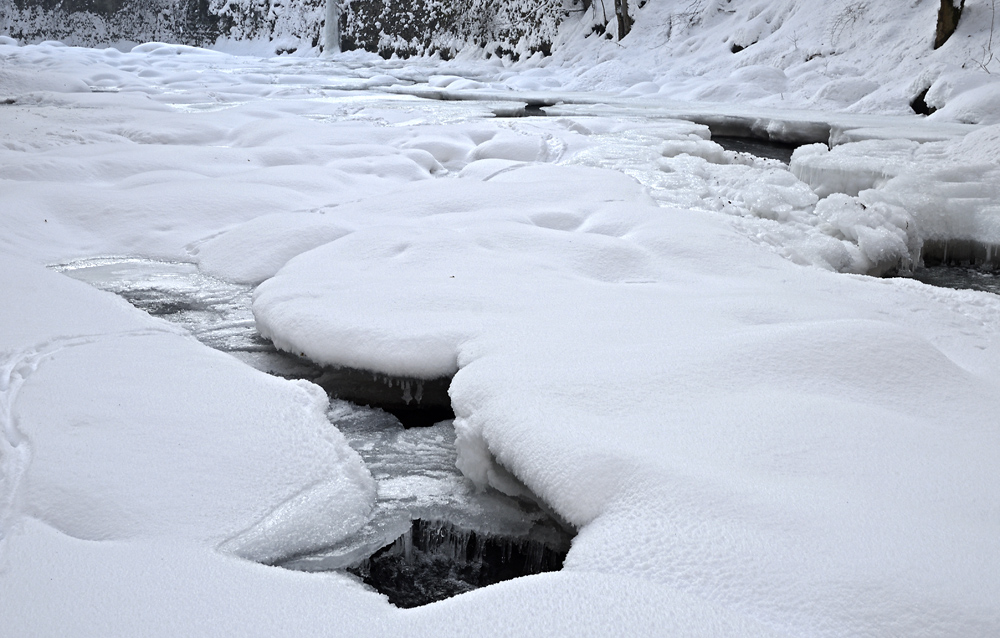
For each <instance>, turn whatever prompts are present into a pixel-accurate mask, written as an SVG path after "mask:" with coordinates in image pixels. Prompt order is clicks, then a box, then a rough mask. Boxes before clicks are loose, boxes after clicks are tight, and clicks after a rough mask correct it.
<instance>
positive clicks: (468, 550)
mask: <svg viewBox="0 0 1000 638" xmlns="http://www.w3.org/2000/svg"><path fill="white" fill-rule="evenodd" d="M56 268H57V269H58V270H60V271H62V272H64V273H65V274H67V275H70V276H72V277H74V278H76V279H80V280H83V281H86V282H88V283H90V284H92V285H94V286H96V287H97V288H100V289H102V290H107V291H110V292H114V293H117V294H119V295H121V296H122V297H123V298H125V299H126V300H128V301H129V302H130V303H132V304H133V305H135V306H136V307H138V308H140V309H143V310H145V311H147V312H149V313H150V314H153V315H157V316H160V317H162V318H164V319H166V320H169V321H172V322H175V323H177V324H179V325H181V326H184V327H185V328H186V329H188V330H189V331H190V332H191V333H192V334H193V335H194V336H195V337H196V338H198V339H199V340H200V341H202V342H203V343H205V344H206V345H208V346H210V347H213V348H216V349H218V350H222V351H224V352H228V353H230V354H232V355H233V356H236V357H237V358H239V359H241V360H243V361H244V362H246V363H248V364H250V365H252V366H254V367H256V368H257V369H259V370H262V371H264V372H267V373H270V374H274V375H277V376H282V377H285V378H289V379H307V380H309V381H312V382H314V383H317V384H318V385H320V386H322V387H323V388H324V389H326V391H327V392H328V393H329V395H330V397H331V401H330V410H329V413H328V417H329V419H330V421H331V423H333V424H334V425H335V426H336V427H337V428H338V429H339V430H340V431H341V432H342V433H343V434H344V436H345V438H346V439H347V442H348V444H349V445H351V447H352V448H353V449H354V450H355V451H356V452H358V454H359V455H360V456H361V458H362V460H363V461H364V462H365V465H366V466H367V467H368V469H369V471H370V472H371V474H372V477H373V478H374V479H375V481H376V483H377V485H378V492H377V493H378V496H377V499H376V503H375V509H374V511H373V513H372V516H371V518H370V520H369V521H368V522H367V523H366V524H365V525H364V526H362V528H361V529H359V530H358V531H357V532H355V533H354V534H353V535H352V536H350V537H349V538H347V539H345V540H343V541H341V542H340V543H338V544H337V545H336V546H332V547H327V548H325V549H323V550H321V551H318V552H314V553H310V554H306V555H298V556H293V557H290V558H287V559H285V560H283V561H282V562H281V563H279V564H280V566H282V567H286V568H288V569H295V570H300V571H332V570H342V571H346V572H348V573H352V574H354V575H356V576H357V577H358V578H360V579H361V580H362V581H363V582H365V583H367V584H368V585H369V586H371V587H373V588H374V589H376V590H377V591H379V592H382V593H383V594H385V595H386V596H387V597H388V598H389V601H390V602H392V603H393V604H395V605H398V606H400V607H415V606H419V605H424V604H427V603H429V602H433V601H435V600H441V599H443V598H448V597H450V596H454V595H456V594H460V593H462V592H465V591H469V590H471V589H475V588H477V587H483V586H486V585H491V584H494V583H497V582H500V581H502V580H507V579H510V578H515V577H518V576H526V575H530V574H537V573H540V572H544V571H553V570H558V569H560V568H561V567H562V563H563V559H564V558H565V556H566V553H567V552H568V551H569V547H570V542H571V540H572V532H571V530H570V529H569V528H568V526H566V525H564V524H562V523H560V522H559V521H557V520H556V519H555V518H554V517H553V516H552V515H551V514H549V513H548V511H547V510H546V509H545V508H544V507H543V506H542V505H540V503H539V501H538V500H537V499H535V498H533V497H531V496H530V495H529V496H527V497H520V498H514V497H510V496H507V495H506V494H502V493H500V492H496V491H494V490H492V489H487V490H486V491H480V490H478V489H477V488H476V487H475V486H474V485H473V484H472V483H471V481H469V480H468V479H467V478H466V477H465V476H464V475H463V474H462V473H461V471H460V470H459V469H458V467H457V464H456V461H457V451H456V448H455V428H454V426H453V423H452V421H451V419H452V418H454V414H453V412H452V410H451V403H450V399H449V397H448V384H449V382H450V379H448V378H442V379H432V380H429V381H428V380H419V379H407V378H401V377H387V376H384V375H376V374H372V373H370V372H366V371H361V370H350V369H333V368H328V367H320V366H317V365H315V364H313V363H312V362H310V361H308V360H307V359H304V358H302V357H298V356H295V355H293V354H290V353H286V352H280V351H278V350H276V349H275V348H274V346H273V345H272V344H271V343H270V342H269V341H267V340H265V339H263V338H261V336H260V335H259V334H258V332H257V329H256V324H255V322H254V318H253V313H252V311H251V309H250V303H251V296H252V288H251V287H250V286H243V285H238V284H230V283H228V282H224V281H221V280H218V279H215V278H213V277H208V276H205V275H203V274H201V273H200V272H199V271H198V269H197V267H196V266H194V265H193V264H183V263H167V262H157V261H151V260H144V259H114V258H110V259H92V260H85V261H80V262H74V263H71V264H64V265H61V266H57V267H56ZM417 425H419V426H422V427H412V426H417Z"/></svg>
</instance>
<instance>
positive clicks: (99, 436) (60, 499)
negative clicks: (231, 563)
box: [0, 258, 374, 561]
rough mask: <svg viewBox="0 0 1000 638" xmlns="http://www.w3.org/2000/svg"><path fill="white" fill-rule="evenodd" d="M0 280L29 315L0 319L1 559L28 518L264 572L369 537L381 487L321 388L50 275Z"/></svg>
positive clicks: (29, 273) (11, 274) (79, 533)
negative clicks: (256, 566)
mask: <svg viewBox="0 0 1000 638" xmlns="http://www.w3.org/2000/svg"><path fill="white" fill-rule="evenodd" d="M3 272H4V277H3V279H2V283H0V286H2V288H3V290H2V296H3V297H4V298H5V299H12V300H17V303H16V304H5V305H4V313H3V315H2V316H0V321H2V325H3V326H4V327H5V328H4V334H5V338H4V343H3V349H2V361H3V365H2V369H3V370H4V375H5V376H4V379H3V386H2V389H3V391H4V398H3V405H4V410H3V421H4V423H3V429H4V433H5V438H4V441H3V443H4V445H3V449H2V450H0V469H2V471H3V475H4V477H5V481H4V489H3V493H2V501H0V502H2V504H3V510H2V512H0V514H2V516H0V522H2V523H3V527H2V528H0V532H2V534H3V537H2V540H3V542H4V543H6V542H7V537H8V536H9V534H10V533H11V531H12V529H16V528H17V526H18V525H19V522H18V521H19V520H21V517H31V518H34V519H37V520H38V521H41V522H44V523H46V524H47V525H49V526H51V527H53V528H55V529H58V530H59V531H61V532H62V533H64V534H66V535H68V536H72V537H74V538H79V539H86V540H116V539H117V540H124V539H148V538H156V537H167V538H172V539H175V540H182V539H187V540H192V541H199V542H201V543H204V544H207V545H214V544H219V543H224V545H223V551H226V552H233V553H236V554H239V555H242V556H246V557H250V558H253V559H256V560H264V561H268V560H274V559H277V558H281V557H283V556H287V555H288V554H290V553H296V552H298V551H305V550H309V549H315V547H317V546H324V545H326V544H329V543H330V542H331V541H336V540H338V539H340V538H342V537H343V536H345V535H346V534H348V533H350V532H351V531H353V530H354V529H355V528H357V527H358V526H360V525H361V524H362V523H363V522H364V520H365V517H366V515H367V512H368V510H369V509H370V508H371V505H372V502H373V500H374V485H373V483H372V480H371V477H370V475H369V474H368V472H367V470H366V469H365V468H364V467H363V465H362V463H361V461H360V459H359V458H358V457H357V455H356V454H355V453H354V452H353V451H352V450H350V448H348V447H347V445H346V443H345V441H344V440H343V437H342V436H341V435H340V434H339V432H337V431H336V430H335V429H332V428H331V427H330V426H329V424H328V422H327V421H326V418H325V410H326V396H325V394H323V392H322V391H320V390H319V389H318V388H316V387H315V386H311V385H309V384H305V383H304V382H303V383H299V384H294V383H289V382H285V381H282V380H279V379H275V378H272V377H268V376H266V375H263V374H259V373H256V372H255V371H253V370H251V369H250V368H248V367H246V366H244V365H241V364H239V363H238V362H237V361H236V360H235V359H232V358H231V357H228V356H225V355H222V354H220V353H217V352H214V351H212V350H209V349H207V348H204V347H203V346H201V345H199V344H198V343H196V342H194V341H193V340H191V339H190V338H189V337H187V336H184V335H181V334H179V333H178V331H177V329H176V328H173V327H170V326H169V325H166V324H164V323H163V322H161V321H158V320H154V319H151V318H149V317H148V316H147V315H145V314H143V313H140V312H138V311H136V310H134V309H132V308H131V307H130V306H128V304H126V303H124V302H123V301H121V300H120V299H118V298H116V297H114V296H111V295H107V294H105V293H100V292H98V291H96V290H94V289H92V288H90V287H88V286H86V285H83V284H80V283H79V282H74V281H71V280H69V279H67V278H65V277H62V276H60V275H57V274H54V273H50V272H47V271H45V270H44V269H42V268H40V267H38V266H31V265H28V264H24V263H21V262H18V261H11V260H10V259H9V258H5V259H4V261H3ZM207 387H211V388H213V391H212V392H209V393H206V392H205V391H204V389H205V388H207ZM258 521H261V522H258ZM248 528H249V531H247V532H244V531H243V530H244V529H248Z"/></svg>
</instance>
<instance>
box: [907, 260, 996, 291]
mask: <svg viewBox="0 0 1000 638" xmlns="http://www.w3.org/2000/svg"><path fill="white" fill-rule="evenodd" d="M911 277H912V278H913V279H916V280H917V281H922V282H924V283H925V284H928V285H931V286H937V287H939V288H954V289H956V290H979V291H980V292H992V293H993V294H996V295H1000V271H997V270H993V269H989V268H978V267H976V266H949V265H937V266H930V267H924V268H918V269H916V270H914V271H913V274H912V275H911Z"/></svg>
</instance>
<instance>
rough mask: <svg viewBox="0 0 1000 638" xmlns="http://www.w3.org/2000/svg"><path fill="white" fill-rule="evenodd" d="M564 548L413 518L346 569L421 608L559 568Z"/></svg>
mask: <svg viewBox="0 0 1000 638" xmlns="http://www.w3.org/2000/svg"><path fill="white" fill-rule="evenodd" d="M567 549H568V547H563V546H561V545H559V544H558V543H553V544H545V543H541V542H537V541H533V540H526V539H514V538H504V537H495V536H489V535H485V534H481V533H477V532H475V531H470V530H463V529H460V528H457V527H455V526H453V525H451V524H449V523H446V522H441V521H423V520H420V519H417V520H415V521H413V526H412V528H411V529H409V530H407V531H406V533H404V534H403V535H401V536H400V537H399V538H398V539H396V541H395V542H394V543H393V544H392V545H388V546H386V547H384V548H382V549H380V550H379V551H377V552H375V553H374V554H373V555H372V556H371V557H369V558H368V559H366V560H364V561H362V562H361V563H360V564H359V565H357V566H355V567H352V568H350V569H348V571H349V572H351V573H353V574H355V575H357V576H358V577H360V578H361V579H362V580H363V581H364V582H365V583H367V584H369V585H371V586H372V587H374V588H375V589H377V590H378V591H380V592H382V593H383V594H385V595H386V596H387V597H388V598H389V602H391V603H392V604H394V605H396V606H397V607H403V608H409V607H419V606H420V605H426V604H427V603H431V602H434V601H435V600H442V599H444V598H450V597H451V596H454V595H456V594H461V593H463V592H466V591H471V590H473V589H477V588H479V587H486V586H488V585H494V584H496V583H499V582H502V581H505V580H510V579H512V578H518V577H519V576H526V575H529V574H540V573H542V572H549V571H558V570H559V569H561V568H562V565H563V560H564V559H565V557H566V550H567Z"/></svg>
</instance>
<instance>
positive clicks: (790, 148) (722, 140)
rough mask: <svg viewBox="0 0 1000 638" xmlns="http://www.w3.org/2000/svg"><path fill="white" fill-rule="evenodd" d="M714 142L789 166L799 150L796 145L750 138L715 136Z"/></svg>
mask: <svg viewBox="0 0 1000 638" xmlns="http://www.w3.org/2000/svg"><path fill="white" fill-rule="evenodd" d="M712 141H713V142H715V143H716V144H718V145H719V146H721V147H722V148H724V149H726V150H727V151H734V152H736V153H749V154H750V155H756V156H757V157H763V158H765V159H776V160H778V161H779V162H783V163H785V164H788V163H789V162H790V161H792V153H794V152H795V149H796V148H797V147H796V146H795V145H794V144H786V143H784V142H769V141H765V140H758V139H754V138H750V137H732V136H728V135H713V136H712Z"/></svg>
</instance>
